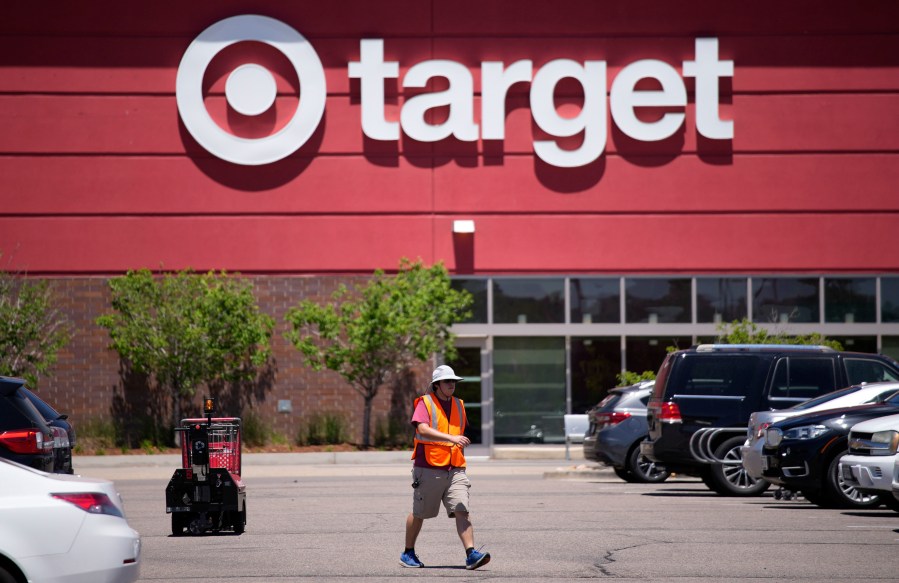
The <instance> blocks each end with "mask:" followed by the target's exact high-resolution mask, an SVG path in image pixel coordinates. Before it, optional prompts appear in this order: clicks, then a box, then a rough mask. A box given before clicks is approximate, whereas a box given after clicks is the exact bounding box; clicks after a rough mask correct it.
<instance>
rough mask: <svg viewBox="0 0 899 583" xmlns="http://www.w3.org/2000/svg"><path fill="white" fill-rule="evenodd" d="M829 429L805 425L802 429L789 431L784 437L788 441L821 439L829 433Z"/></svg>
mask: <svg viewBox="0 0 899 583" xmlns="http://www.w3.org/2000/svg"><path fill="white" fill-rule="evenodd" d="M827 431H828V429H827V427H825V426H823V425H803V426H801V427H794V428H793V429H787V430H786V431H785V432H784V437H786V438H787V439H800V440H802V439H815V438H816V437H820V436H821V435H824V434H825V433H827Z"/></svg>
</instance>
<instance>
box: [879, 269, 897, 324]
mask: <svg viewBox="0 0 899 583" xmlns="http://www.w3.org/2000/svg"><path fill="white" fill-rule="evenodd" d="M880 306H881V307H880V320H881V322H899V277H882V278H880Z"/></svg>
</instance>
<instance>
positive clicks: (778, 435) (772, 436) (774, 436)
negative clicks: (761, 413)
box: [765, 427, 784, 447]
mask: <svg viewBox="0 0 899 583" xmlns="http://www.w3.org/2000/svg"><path fill="white" fill-rule="evenodd" d="M783 438H784V434H783V431H781V430H780V429H778V428H777V427H769V428H768V430H767V431H765V445H767V446H768V447H777V446H778V445H780V442H781V441H783Z"/></svg>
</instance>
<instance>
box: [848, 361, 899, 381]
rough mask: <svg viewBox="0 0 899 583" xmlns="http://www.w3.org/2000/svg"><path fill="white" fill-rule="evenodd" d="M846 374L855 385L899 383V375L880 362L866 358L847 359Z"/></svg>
mask: <svg viewBox="0 0 899 583" xmlns="http://www.w3.org/2000/svg"><path fill="white" fill-rule="evenodd" d="M845 363H846V374H847V375H848V376H849V382H850V383H852V384H853V385H857V384H861V383H878V382H881V381H899V373H897V372H896V371H895V370H893V369H891V368H889V367H888V366H887V365H885V364H884V363H882V362H880V361H879V360H868V359H866V358H847V359H846V360H845Z"/></svg>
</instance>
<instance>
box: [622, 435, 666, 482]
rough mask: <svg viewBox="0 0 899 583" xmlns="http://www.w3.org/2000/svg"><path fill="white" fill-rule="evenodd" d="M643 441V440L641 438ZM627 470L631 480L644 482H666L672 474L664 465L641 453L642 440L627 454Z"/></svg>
mask: <svg viewBox="0 0 899 583" xmlns="http://www.w3.org/2000/svg"><path fill="white" fill-rule="evenodd" d="M641 441H642V440H641ZM627 470H628V472H629V473H630V475H631V479H630V480H628V481H629V482H638V483H642V484H658V483H659V482H664V481H665V480H667V479H668V476H670V475H671V472H669V471H668V470H666V469H665V468H664V466H662V465H659V464H657V463H655V462H653V461H650V460H648V459H646V458H645V457H643V456H642V455H640V442H639V441H638V442H637V444H636V445H635V446H634V447H632V448H631V451H630V453H629V454H628V456H627Z"/></svg>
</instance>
